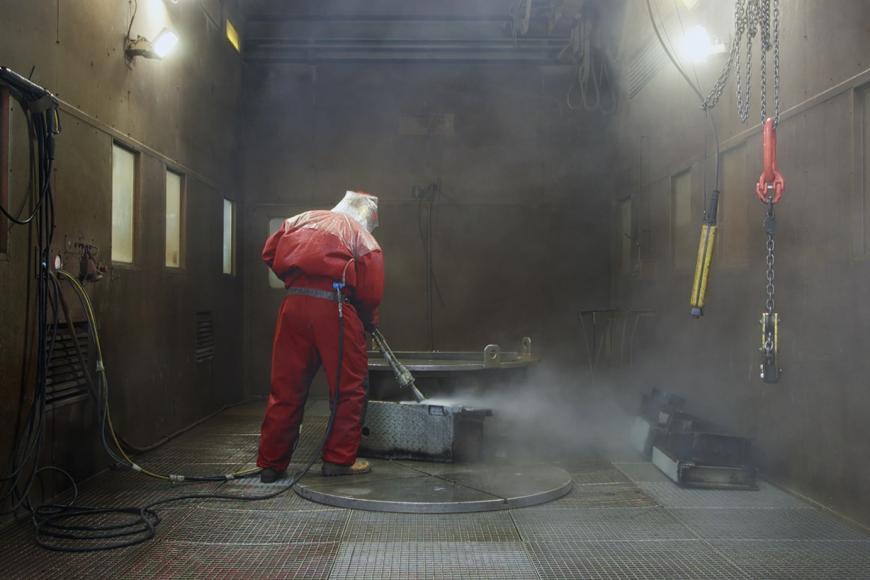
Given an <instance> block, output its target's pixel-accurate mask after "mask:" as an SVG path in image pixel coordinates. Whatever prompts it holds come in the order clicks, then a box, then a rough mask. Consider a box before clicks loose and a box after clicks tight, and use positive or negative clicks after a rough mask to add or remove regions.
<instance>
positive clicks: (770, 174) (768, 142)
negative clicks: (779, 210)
mask: <svg viewBox="0 0 870 580" xmlns="http://www.w3.org/2000/svg"><path fill="white" fill-rule="evenodd" d="M762 148H763V159H764V168H763V170H762V171H761V176H760V177H759V178H758V183H757V184H756V185H755V195H756V196H757V197H758V199H759V200H761V202H762V203H764V204H765V206H766V207H767V211H766V213H765V215H764V222H763V224H764V233H765V234H766V235H767V244H766V245H767V258H766V264H767V271H766V274H765V278H766V280H767V286H766V292H767V298H766V299H765V301H764V311H763V312H762V313H761V380H763V381H764V382H765V383H775V382H778V381H779V376H780V374H781V373H782V369H781V368H779V365H778V361H777V357H778V354H779V314H777V312H776V301H775V299H776V297H775V293H776V269H775V267H776V216H775V214H774V211H773V208H774V206H775V205H776V204H777V203H779V202H780V200H781V199H782V193H783V191H785V180H784V179H783V177H782V174H781V173H780V172H779V169H778V168H777V166H776V124H775V123H774V120H773V119H772V118H770V117H768V118H767V119H766V120H765V121H764V129H763V133H762Z"/></svg>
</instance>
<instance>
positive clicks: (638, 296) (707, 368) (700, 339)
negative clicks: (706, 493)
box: [611, 0, 870, 521]
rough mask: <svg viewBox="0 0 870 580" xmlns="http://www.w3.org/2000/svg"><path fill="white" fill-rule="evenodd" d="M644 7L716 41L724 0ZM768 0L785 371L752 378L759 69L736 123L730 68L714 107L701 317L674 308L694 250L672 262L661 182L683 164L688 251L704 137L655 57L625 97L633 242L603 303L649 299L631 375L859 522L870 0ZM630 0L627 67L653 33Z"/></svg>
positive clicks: (706, 160)
mask: <svg viewBox="0 0 870 580" xmlns="http://www.w3.org/2000/svg"><path fill="white" fill-rule="evenodd" d="M656 4H657V5H660V7H661V10H662V12H661V14H660V15H659V16H660V17H661V19H662V21H663V22H664V23H665V25H666V27H667V31H668V35H669V37H670V38H672V39H675V38H677V36H678V33H679V31H680V26H681V20H682V23H683V25H685V26H689V25H690V24H695V23H702V24H704V25H705V26H706V27H708V29H710V30H711V32H712V33H713V34H714V35H716V36H718V37H719V38H728V35H729V33H730V29H729V26H730V24H729V23H730V22H731V11H732V9H733V4H732V3H730V2H726V3H699V4H698V7H697V8H695V10H693V11H691V12H689V11H686V10H685V9H683V8H682V4H681V3H674V5H679V6H680V7H681V10H682V12H681V13H680V15H679V18H677V17H676V16H677V15H675V14H673V12H672V10H673V7H672V6H667V9H666V7H665V5H666V4H669V3H661V2H659V3H656ZM781 4H782V31H781V36H782V109H783V112H784V114H783V117H782V122H781V125H780V128H779V158H778V161H779V167H780V169H781V171H782V173H783V175H784V176H785V179H786V184H787V186H786V187H787V189H786V193H785V197H784V199H783V201H782V203H781V204H779V206H778V207H777V217H778V232H777V255H776V266H777V273H776V288H777V310H778V311H779V313H780V315H781V317H782V328H781V337H782V338H781V343H782V347H781V348H782V365H783V366H784V368H785V374H784V375H783V377H782V380H781V381H780V383H779V384H776V385H765V384H763V383H762V382H761V381H760V379H759V377H758V364H759V360H760V359H759V353H758V347H759V335H760V332H759V326H758V318H759V315H760V312H761V309H762V304H763V299H764V261H763V258H764V247H765V246H764V237H763V234H762V230H761V220H762V209H763V208H762V206H761V204H760V203H759V202H757V201H756V200H755V198H754V194H753V192H754V185H753V184H754V182H755V181H757V180H758V175H759V173H760V171H761V145H760V134H759V128H758V119H759V117H758V111H759V108H758V92H757V87H758V86H759V81H758V78H759V77H758V74H759V72H758V69H757V68H756V69H755V70H754V72H753V81H752V82H753V113H752V117H751V120H750V124H749V125H748V126H743V125H741V124H740V123H739V121H738V119H737V114H736V110H735V99H734V96H733V94H734V84H733V78H732V82H731V83H730V84H729V86H728V87H727V89H726V91H725V95H724V96H723V98H722V101H721V103H720V105H719V107H718V108H717V109H716V111H715V112H714V114H713V116H714V119H715V122H716V124H717V125H718V128H719V136H720V140H721V145H722V202H721V205H720V216H721V229H720V232H721V239H720V243H719V246H718V248H717V254H716V256H715V261H714V270H713V274H712V282H711V288H710V293H709V296H708V306H707V309H706V314H705V316H704V317H703V319H702V320H697V321H696V320H692V319H690V318H689V305H688V296H689V291H690V287H691V286H690V285H691V281H690V276H691V272H692V268H693V262H694V257H692V258H690V260H689V261H687V262H685V261H684V262H678V261H675V259H674V256H675V255H680V254H681V253H683V252H682V250H683V249H681V248H680V247H678V244H680V243H681V242H680V239H681V238H680V234H679V232H675V228H674V225H673V211H672V210H673V208H672V202H671V179H672V177H673V176H675V175H677V174H678V173H680V172H682V171H685V170H689V171H690V172H691V176H692V216H693V220H692V227H691V236H690V237H689V238H688V242H682V243H689V244H690V245H691V247H690V248H689V249H688V253H689V254H690V255H692V256H694V251H695V245H696V244H697V235H698V234H697V232H698V229H699V225H700V221H701V217H702V207H703V192H704V190H705V189H706V190H707V191H708V192H709V191H710V190H711V189H712V188H713V183H714V178H713V176H714V174H715V171H714V164H713V161H712V151H713V148H712V137H711V136H710V135H709V134H708V135H706V136H705V125H704V123H705V121H704V115H703V113H701V112H700V111H699V110H698V103H697V99H696V98H695V96H694V95H693V94H692V93H691V92H690V90H689V89H688V87H687V86H686V84H685V83H684V81H683V80H682V79H681V78H680V77H679V76H678V74H677V72H676V71H675V70H674V69H673V67H671V66H670V65H669V64H668V65H667V66H665V67H664V68H663V69H662V70H660V71H659V72H658V74H657V75H656V76H655V78H654V79H653V80H652V81H651V82H650V83H649V84H648V85H647V86H646V87H644V88H643V89H642V90H641V92H640V93H639V94H638V95H637V96H635V97H634V98H630V99H629V98H626V99H625V101H624V102H623V104H622V107H621V109H620V111H619V113H618V115H617V116H616V118H615V122H614V125H613V127H612V135H613V137H614V139H615V140H616V142H617V143H618V151H619V156H618V161H617V167H618V168H619V171H618V173H619V174H620V175H622V176H623V178H622V179H621V180H620V181H619V183H617V184H615V186H614V187H613V191H612V192H611V193H612V196H613V199H614V201H616V200H619V199H623V198H628V197H630V198H631V200H632V205H633V210H634V211H633V214H634V224H633V231H632V237H633V241H634V243H635V248H634V260H633V263H632V264H631V266H630V267H629V268H627V269H626V271H627V272H629V273H626V274H625V275H619V274H617V275H615V276H614V300H615V304H616V305H617V306H620V307H624V308H652V309H655V310H656V311H657V313H658V316H657V322H656V323H655V324H654V325H652V326H651V328H650V329H649V331H648V332H646V333H645V335H646V337H647V338H646V339H645V340H641V341H640V343H639V344H637V345H636V351H637V352H640V353H642V354H643V359H642V360H641V362H640V364H639V366H638V368H637V369H636V370H637V371H638V372H636V373H635V375H634V381H635V383H636V384H637V386H638V387H639V388H640V387H643V388H646V387H648V386H649V385H650V384H658V385H659V386H661V387H663V388H665V389H669V390H673V391H677V392H682V393H684V394H686V395H688V399H689V402H690V406H691V407H692V408H693V409H694V410H696V411H697V412H698V413H700V414H701V415H704V416H706V417H709V418H711V419H714V420H720V421H723V422H725V423H727V424H730V425H732V426H734V427H736V428H737V429H739V430H740V431H742V432H744V433H746V434H749V435H752V436H754V437H755V438H756V439H757V450H758V454H759V459H760V463H761V467H762V469H763V470H764V472H765V474H766V475H768V476H769V477H772V478H774V479H775V480H778V481H781V482H783V483H785V484H786V485H788V486H790V487H793V488H794V489H797V490H799V491H801V492H804V493H806V494H808V495H810V496H812V497H813V498H815V499H817V500H819V501H821V502H823V503H825V504H827V505H830V506H832V507H834V508H835V509H837V510H840V511H842V512H844V513H846V514H848V515H851V516H853V517H856V518H860V519H863V520H864V521H870V499H868V495H867V493H866V485H867V482H868V481H870V464H868V463H867V461H866V457H867V456H868V454H870V443H868V442H870V424H868V422H867V417H868V413H870V390H868V388H867V379H866V377H867V375H868V371H870V368H868V358H867V357H866V355H865V350H866V346H867V336H868V334H867V330H866V321H867V320H868V316H870V311H868V306H867V301H866V299H865V297H866V295H867V290H868V285H870V276H868V270H867V256H868V248H867V245H866V239H867V235H866V232H867V228H868V227H870V223H867V221H866V218H867V213H866V209H865V208H866V207H868V206H867V201H868V199H867V195H868V194H870V190H868V188H867V187H866V181H862V179H863V177H862V176H863V175H866V171H867V170H866V168H865V166H866V163H867V155H866V150H864V149H862V147H865V145H862V139H863V137H862V136H863V135H867V132H866V123H868V122H870V120H868V119H862V114H861V112H862V110H863V111H867V110H868V108H867V105H866V99H867V98H868V97H867V93H866V92H865V91H866V88H867V86H868V85H867V83H868V82H870V70H868V66H870V36H868V34H867V30H866V26H863V25H861V24H860V23H866V22H867V21H868V17H870V7H868V5H867V3H866V2H864V1H862V0H843V1H841V2H836V3H828V2H815V1H809V0H808V1H798V0H783V2H782V3H781ZM833 4H836V8H834V6H833ZM628 6H629V8H628V11H627V13H626V16H625V22H624V28H623V35H622V45H621V55H622V56H621V65H622V66H623V68H624V69H627V67H628V65H629V63H630V61H631V59H632V58H633V57H634V55H636V54H637V52H638V51H639V50H641V49H642V48H643V47H644V46H649V45H651V43H654V42H655V38H654V37H653V33H652V29H651V27H650V25H649V22H648V20H647V14H646V5H645V3H643V2H634V3H629V5H628ZM722 62H723V59H720V60H715V61H712V62H710V63H708V64H705V65H702V66H699V67H697V74H698V77H699V79H700V81H701V83H702V85H703V86H704V87H710V86H711V85H712V82H713V80H714V79H715V77H716V75H717V74H718V69H719V67H720V65H721V64H722ZM755 62H756V64H757V63H758V56H757V53H756V59H755ZM689 72H690V76H693V71H691V70H690V71H689ZM856 75H858V76H856ZM693 78H694V76H693ZM862 123H863V124H864V125H863V127H862ZM705 145H706V147H707V149H706V150H707V152H708V154H707V155H706V156H705V155H704V154H703V151H704V150H705ZM705 183H706V188H705V187H704V184H705ZM615 219H616V217H615V216H614V222H615ZM614 243H615V240H614ZM621 269H622V268H619V267H615V268H614V272H619V271H620V270H621Z"/></svg>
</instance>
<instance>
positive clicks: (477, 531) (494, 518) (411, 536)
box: [343, 511, 520, 543]
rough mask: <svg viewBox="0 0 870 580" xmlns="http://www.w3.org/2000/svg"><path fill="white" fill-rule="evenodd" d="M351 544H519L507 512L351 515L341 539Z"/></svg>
mask: <svg viewBox="0 0 870 580" xmlns="http://www.w3.org/2000/svg"><path fill="white" fill-rule="evenodd" d="M343 538H344V540H345V541H350V542H366V543H371V542H518V541H519V540H520V536H519V534H518V533H517V529H516V527H515V526H514V522H513V520H512V519H511V515H510V514H509V513H507V512H489V513H480V514H397V513H378V512H363V511H354V512H351V516H350V520H349V522H348V526H347V530H346V531H345V533H344V536H343Z"/></svg>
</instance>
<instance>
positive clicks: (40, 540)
mask: <svg viewBox="0 0 870 580" xmlns="http://www.w3.org/2000/svg"><path fill="white" fill-rule="evenodd" d="M334 287H335V289H336V299H337V300H338V368H337V369H336V373H335V394H334V395H333V398H332V408H331V409H330V413H329V419H328V420H327V423H326V432H325V433H324V434H323V439H322V440H321V442H320V450H321V453H322V451H323V448H324V446H325V445H326V441H327V440H328V439H329V436H330V435H331V434H332V428H333V425H334V424H335V414H336V412H337V410H338V404H339V402H340V400H341V370H342V366H343V365H344V312H343V308H342V296H341V289H342V288H343V287H344V284H343V283H341V284H340V283H335V284H334ZM94 332H96V328H94ZM104 404H107V402H106V401H104ZM319 455H320V454H315V455H314V456H312V458H311V459H310V460H309V461H308V463H306V464H305V466H304V467H303V468H302V469H301V470H300V471H298V472H297V473H295V474H294V475H293V477H292V478H291V479H290V481H289V482H288V483H287V484H285V485H284V486H282V487H281V488H280V489H278V490H276V491H274V492H271V493H268V494H263V495H255V496H250V495H249V496H238V495H230V494H218V493H200V494H188V495H181V496H177V497H172V498H167V499H162V500H158V501H155V502H152V503H150V504H147V505H145V506H140V507H119V508H103V507H88V506H79V507H74V506H71V505H56V504H53V505H44V506H40V507H38V508H35V509H34V510H33V511H32V515H33V517H32V520H33V526H34V529H35V532H36V542H37V544H39V545H40V546H41V547H43V548H46V549H48V550H52V551H56V552H71V553H82V552H99V551H104V550H113V549H117V548H124V547H128V546H134V545H137V544H142V543H144V542H147V541H148V540H150V539H151V538H153V537H154V535H155V534H156V528H157V526H158V525H159V523H160V516H159V515H158V514H157V511H156V509H155V508H157V507H158V506H163V505H166V504H169V503H175V502H180V501H188V500H203V501H205V500H216V501H262V500H267V499H272V498H274V497H277V496H279V495H281V494H283V493H286V492H287V491H289V490H290V489H292V488H293V487H294V486H295V485H296V484H297V483H298V482H299V480H300V479H302V478H303V477H304V476H305V474H307V473H308V471H309V470H310V469H311V467H312V466H313V465H314V464H315V463H316V462H317V459H318V458H319ZM100 515H114V516H126V518H127V520H126V521H125V522H121V523H117V524H102V525H77V524H76V523H75V522H73V523H67V522H68V520H75V519H80V518H84V517H88V516H100ZM47 538H55V539H61V540H74V541H84V542H94V543H96V542H97V541H104V540H108V543H102V544H99V543H97V544H96V545H88V546H81V547H78V546H64V545H57V544H55V543H52V542H51V541H50V540H48V539H47Z"/></svg>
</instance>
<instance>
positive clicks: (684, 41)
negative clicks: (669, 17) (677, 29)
mask: <svg viewBox="0 0 870 580" xmlns="http://www.w3.org/2000/svg"><path fill="white" fill-rule="evenodd" d="M677 46H678V50H679V53H680V57H681V58H683V59H684V60H687V61H689V62H692V63H699V62H703V61H705V60H707V58H708V57H710V56H711V55H714V54H721V53H723V52H725V45H724V44H722V43H716V44H714V42H713V39H712V38H710V34H709V33H708V32H707V29H706V28H704V27H703V26H693V27H691V28H689V29H687V30H686V32H685V34H684V35H683V37H682V38H680V40H679V43H678V45H677Z"/></svg>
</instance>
